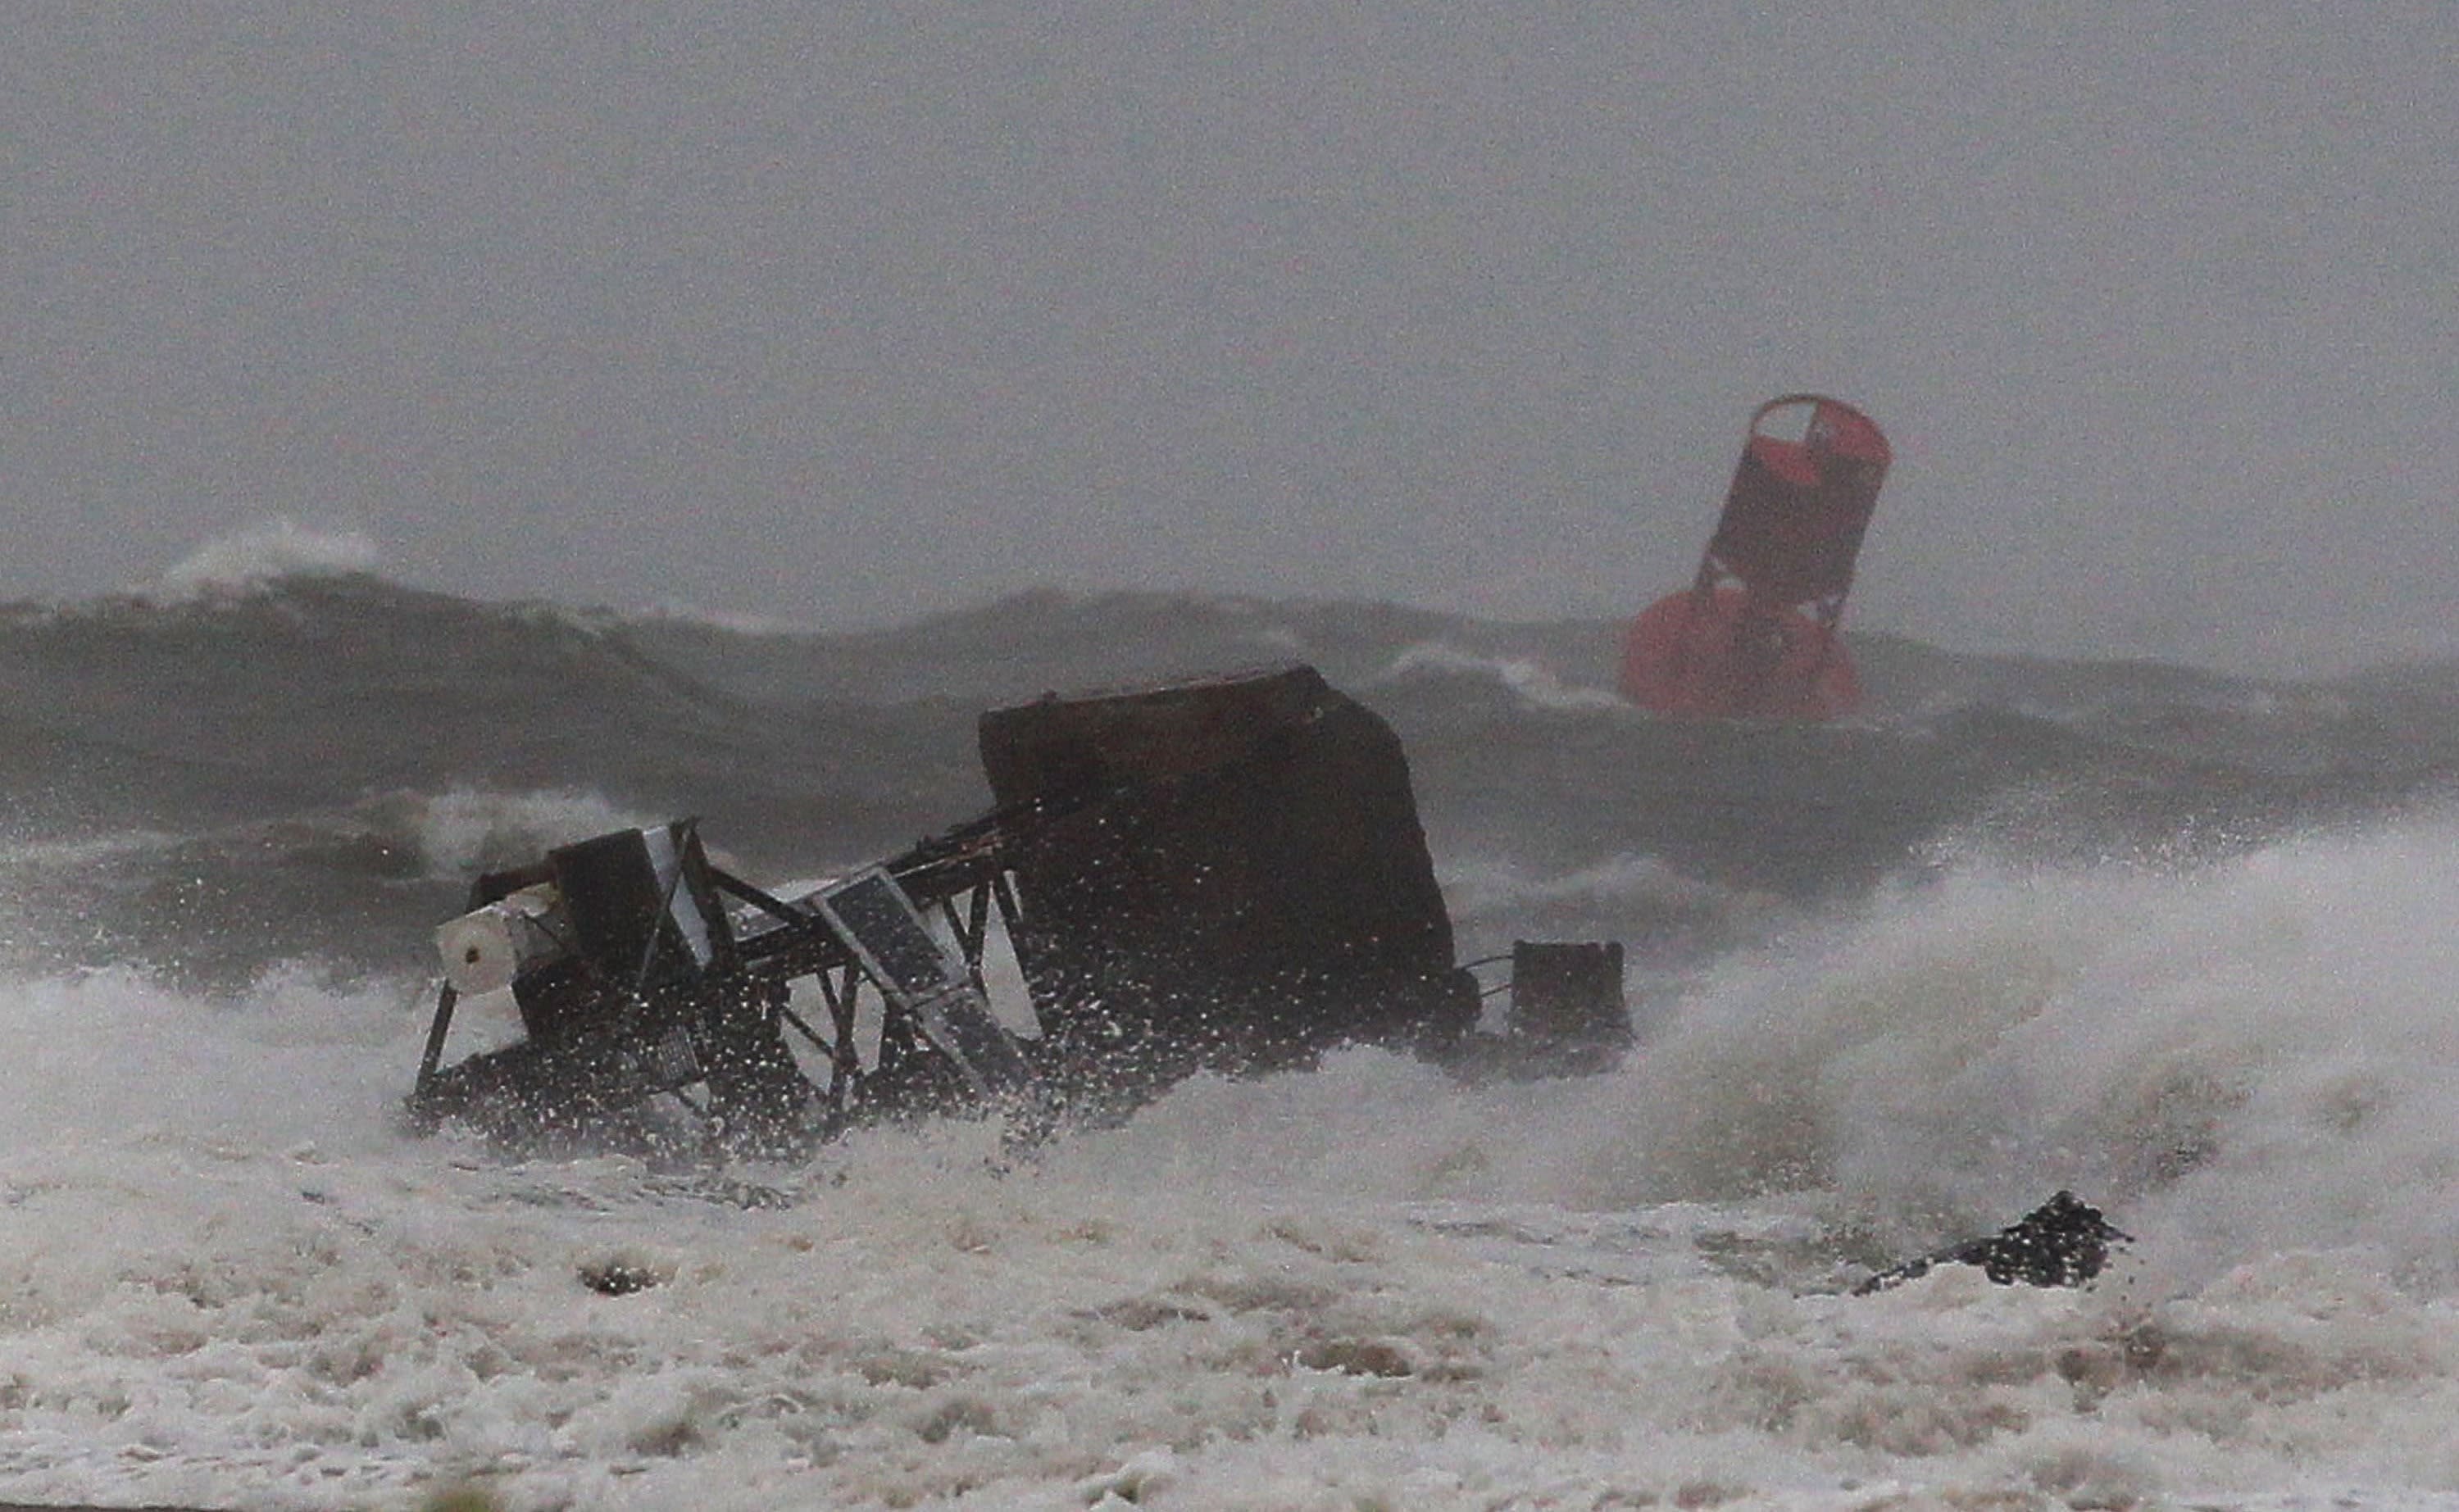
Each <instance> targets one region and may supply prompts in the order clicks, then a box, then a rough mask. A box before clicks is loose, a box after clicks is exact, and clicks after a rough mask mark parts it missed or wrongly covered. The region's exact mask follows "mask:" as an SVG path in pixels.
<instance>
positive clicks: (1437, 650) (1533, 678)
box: [1375, 641, 1630, 709]
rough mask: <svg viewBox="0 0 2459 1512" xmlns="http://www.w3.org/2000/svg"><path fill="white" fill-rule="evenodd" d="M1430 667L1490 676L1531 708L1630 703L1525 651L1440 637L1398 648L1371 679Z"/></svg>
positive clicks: (1418, 673)
mask: <svg viewBox="0 0 2459 1512" xmlns="http://www.w3.org/2000/svg"><path fill="white" fill-rule="evenodd" d="M1429 673H1448V674H1452V675H1460V674H1467V675H1471V676H1476V677H1482V678H1489V679H1491V680H1493V681H1494V682H1496V683H1500V684H1502V685H1503V687H1505V688H1507V689H1509V690H1510V691H1511V693H1512V694H1513V695H1514V696H1515V697H1517V698H1518V699H1520V701H1521V702H1522V703H1524V704H1527V705H1528V706H1529V707H1531V708H1545V709H1590V708H1613V709H1628V708H1629V706H1630V704H1629V701H1628V700H1626V699H1624V698H1623V697H1622V695H1620V694H1618V693H1616V692H1614V691H1613V690H1612V689H1610V688H1602V687H1585V686H1581V685H1578V684H1575V683H1566V682H1565V681H1563V678H1562V676H1561V674H1559V673H1557V672H1556V671H1554V669H1552V668H1551V667H1548V666H1545V665H1544V664H1542V663H1540V662H1532V661H1529V660H1528V659H1526V658H1524V657H1501V656H1488V655H1485V654H1483V653H1481V652H1476V651H1469V650H1464V649H1462V648H1461V647H1459V646H1455V645H1452V644H1450V643H1448V642H1446V641H1426V642H1423V643H1421V644H1419V645H1413V646H1411V647H1409V648H1408V649H1407V650H1405V651H1402V652H1401V653H1400V654H1399V655H1398V656H1397V657H1394V658H1393V659H1392V662H1391V664H1390V665H1388V666H1386V667H1385V668H1384V669H1383V671H1382V672H1381V673H1380V674H1379V675H1378V676H1377V678H1376V679H1375V681H1376V682H1377V683H1392V682H1398V681H1401V680H1403V679H1406V678H1411V677H1422V676H1425V675H1427V674H1429Z"/></svg>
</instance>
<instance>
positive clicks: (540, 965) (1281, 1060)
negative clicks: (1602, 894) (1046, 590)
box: [408, 665, 1629, 1154]
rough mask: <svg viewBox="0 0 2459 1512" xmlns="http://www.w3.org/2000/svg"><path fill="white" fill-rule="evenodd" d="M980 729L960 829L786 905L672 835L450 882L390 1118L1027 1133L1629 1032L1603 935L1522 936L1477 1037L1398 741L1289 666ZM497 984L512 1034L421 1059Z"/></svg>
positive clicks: (1606, 1045) (1022, 708)
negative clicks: (1494, 1008) (1296, 1083)
mask: <svg viewBox="0 0 2459 1512" xmlns="http://www.w3.org/2000/svg"><path fill="white" fill-rule="evenodd" d="M978 735H979V745H980V752H981V761H982V767H983V771H984V774H985V776H986V777H987V778H988V781H989V784H990V788H991V791H992V794H993V797H994V799H995V804H996V806H995V808H994V809H992V811H991V812H989V813H988V814H985V815H983V816H981V817H978V818H977V819H974V820H972V821H971V822H969V823H966V824H963V825H960V826H958V827H956V828H955V829H953V830H948V831H946V832H944V833H942V834H939V835H936V836H934V837H932V838H930V839H927V840H924V841H922V842H921V843H920V844H918V845H916V846H914V848H913V849H911V850H909V851H905V852H903V853H901V854H899V855H895V856H892V857H889V858H887V859H885V860H882V861H880V862H878V863H876V864H874V865H871V866H866V867H863V868H860V869H858V870H856V871H855V872H852V873H851V874H849V875H847V876H844V877H841V878H838V879H836V880H834V881H831V882H829V883H827V884H825V885H823V886H820V887H817V888H812V889H809V890H806V891H801V892H799V893H794V895H781V894H780V893H772V892H770V891H768V890H767V889H765V888H762V887H760V886H757V885H755V884H753V883H751V882H749V881H747V880H746V879H744V878H742V877H740V876H737V875H735V874H734V873H732V872H728V871H727V870H725V868H724V867H722V866H721V865H719V864H718V863H717V862H716V861H714V860H712V859H711V857H710V854H709V851H708V850H707V848H706V846H705V845H704V841H703V839H702V836H701V835H700V832H699V830H698V827H697V824H696V823H695V822H694V821H690V820H679V821H676V822H675V823H672V824H669V825H665V826H661V827H657V828H653V829H649V830H619V831H617V832H615V833H613V834H609V835H602V836H599V837H597V838H595V839H591V840H586V841H583V842H580V843H578V844H577V845H570V846H564V847H561V848H558V849H557V850H554V851H549V852H548V853H547V854H546V855H545V856H544V857H542V858H541V859H540V860H539V861H537V862H536V863H535V864H533V865H530V866H527V867H522V868H517V869H515V870H511V871H506V872H493V873H489V874H487V875H485V876H481V877H480V878H478V879H477V881H476V883H475V884H474V886H473V890H472V893H471V897H470V905H469V912H468V913H467V914H463V915H462V916H460V917H458V918H455V919H453V920H451V921H448V922H447V923H446V924H445V925H444V926H443V927H442V928H441V929H439V930H438V932H437V945H438V950H439V954H440V955H441V956H442V958H443V965H444V968H445V981H444V984H443V987H442V988H441V990H440V992H439V993H438V995H437V1001H436V1006H435V1011H434V1015H433V1019H432V1020H431V1026H430V1031H429V1035H428V1040H427V1044H426V1049H425V1054H424V1056H423V1058H422V1060H421V1063H420V1066H419V1070H418V1077H417V1081H416V1083H415V1085H414V1087H413V1089H412V1091H411V1093H410V1098H409V1101H408V1108H409V1113H410V1122H411V1125H412V1126H413V1127H414V1128H416V1129H418V1130H420V1131H432V1130H434V1129H436V1128H439V1127H441V1126H443V1125H444V1124H448V1123H458V1124H465V1125H468V1126H470V1127H473V1128H474V1129H476V1130H477V1131H478V1132H479V1133H481V1134H483V1135H484V1136H486V1137H487V1138H489V1139H490V1140H492V1141H494V1142H496V1143H498V1144H501V1145H511V1146H517V1147H529V1146H534V1145H537V1144H539V1143H541V1142H553V1141H557V1140H567V1139H568V1140H588V1141H593V1142H600V1143H603V1142H609V1141H612V1142H615V1143H618V1144H642V1145H669V1146H670V1145H673V1144H675V1143H677V1142H682V1143H696V1144H706V1145H713V1146H715V1147H717V1148H721V1149H724V1150H726V1151H731V1152H736V1153H756V1154H791V1153H795V1152H799V1151H802V1150H806V1149H809V1147H811V1146H812V1145H815V1144H817V1143H819V1142H821V1141H824V1140H827V1139H830V1138H832V1137H834V1136H835V1135H836V1134H838V1133H840V1132H842V1131H843V1130H844V1129H846V1128H847V1127H849V1126H851V1124H856V1123H859V1122H862V1121H865V1120H869V1119H874V1118H880V1117H893V1116H901V1115H908V1114H916V1113H947V1112H996V1113H998V1114H1001V1115H1003V1116H1005V1117H1006V1118H1007V1119H1008V1121H1009V1127H1010V1132H1011V1134H1012V1135H1013V1136H1015V1137H1019V1138H1023V1139H1028V1140H1030V1139H1035V1138H1039V1137H1040V1136H1041V1135H1042V1134H1045V1133H1046V1132H1048V1131H1049V1130H1050V1129H1051V1128H1052V1127H1054V1126H1056V1125H1057V1124H1059V1123H1060V1122H1061V1121H1064V1120H1082V1119H1094V1120H1101V1119H1108V1118H1115V1117H1119V1116H1124V1114H1125V1113H1127V1112H1130V1111H1132V1110H1133V1109H1134V1108H1136V1107H1138V1106H1141V1105H1142V1104H1143V1103H1145V1102H1147V1101H1149V1100H1150V1099H1151V1098H1153V1097H1154V1096H1157V1095H1158V1094H1159V1093H1160V1092H1162V1091H1164V1090H1166V1088H1167V1087H1169V1086H1170V1085H1171V1084H1173V1083H1175V1082H1178V1081H1180V1080H1183V1079H1184V1078H1186V1077H1187V1076H1190V1075H1193V1074H1196V1073H1198V1072H1213V1073H1218V1074H1223V1075H1232V1076H1235V1075H1246V1074H1253V1073H1262V1072H1270V1071H1276V1070H1284V1069H1289V1068H1292V1067H1297V1066H1303V1065H1306V1064H1308V1063H1309V1062H1311V1061H1313V1060H1314V1059H1315V1058H1316V1057H1318V1056H1320V1055H1321V1054H1322V1053H1323V1052H1325V1051H1327V1050H1329V1049H1332V1048H1334V1047H1335V1046H1339V1045H1347V1044H1370V1045H1381V1046H1387V1047H1390V1048H1393V1049H1397V1050H1401V1051H1405V1052H1408V1053H1412V1054H1416V1055H1419V1056H1422V1057H1425V1058H1427V1059H1430V1060H1433V1061H1440V1062H1442V1063H1446V1064H1450V1065H1454V1066H1458V1067H1461V1068H1464V1069H1476V1070H1482V1071H1500V1072H1503V1073H1507V1074H1520V1073H1525V1072H1529V1071H1539V1072H1563V1071H1578V1070H1594V1069H1599V1068H1601V1067H1602V1066H1604V1065H1607V1064H1610V1063H1611V1062H1612V1061H1613V1060H1614V1059H1615V1058H1616V1057H1618V1056H1619V1054H1620V1052H1621V1050H1622V1048H1623V1047H1624V1046H1625V1045H1627V1044H1628V1042H1629V1016H1628V1014H1627V1012H1626V1011H1625V1008H1624V1001H1623V987H1622V956H1621V948H1620V947H1619V946H1618V945H1609V944H1593V943H1531V942H1523V943H1521V944H1520V945H1519V946H1517V948H1516V949H1515V951H1514V953H1513V956H1511V957H1508V959H1511V960H1512V961H1513V962H1514V964H1515V966H1516V967H1517V968H1518V969H1519V970H1520V971H1522V972H1524V973H1525V976H1526V986H1527V991H1526V993H1525V995H1524V996H1523V995H1519V994H1515V998H1514V1000H1513V1002H1512V1005H1511V1007H1510V1009H1509V1010H1508V1012H1507V1013H1506V1015H1505V1022H1504V1028H1503V1032H1502V1033H1500V1034H1488V1033H1482V1032H1481V1031H1480V1029H1479V1019H1480V1015H1481V1013H1482V1004H1483V999H1484V998H1487V997H1489V996H1492V995H1493V994H1494V993H1496V992H1499V991H1502V990H1503V988H1502V987H1488V986H1485V985H1483V984H1482V981H1481V978H1480V977H1479V975H1478V970H1477V969H1478V968H1481V967H1490V966H1493V965H1495V964H1497V963H1499V962H1500V961H1501V960H1503V959H1505V957H1496V958H1494V959H1492V960H1488V961H1480V962H1471V963H1467V964H1462V963H1460V962H1459V961H1458V960H1457V959H1456V956H1455V949H1454V940H1453V932H1452V925H1451V919H1450V916H1449V914H1447V912H1446V911H1445V908H1444V904H1443V898H1442V892H1441V889H1440V886H1439V885H1438V884H1437V881H1436V878H1435V872H1434V864H1433V860H1432V858H1431V856H1430V855H1429V854H1428V851H1427V847H1426V840H1425V833H1424V830H1423V829H1422V827H1421V826H1420V825H1419V819H1418V812H1417V805H1416V799H1415V796H1414V794H1413V792H1412V790H1411V787H1410V781H1409V768H1408V762H1407V759H1406V757H1405V755H1404V754H1403V752H1402V750H1401V747H1400V742H1399V739H1398V736H1397V735H1395V734H1394V733H1393V731H1392V729H1391V727H1390V726H1389V725H1386V724H1385V723H1384V722H1383V721H1382V720H1381V719H1380V718H1379V717H1377V715H1376V714H1375V713H1374V712H1372V711H1371V710H1369V709H1367V708H1366V707H1365V706H1364V705H1362V704H1358V703H1357V702H1356V701H1355V700H1353V699H1351V698H1349V697H1348V696H1346V695H1345V694H1342V693H1340V692H1338V691H1337V690H1335V689H1334V688H1333V687H1331V686H1330V685H1329V684H1328V683H1326V682H1325V681H1324V680H1323V678H1322V677H1321V675H1320V674H1318V673H1317V672H1316V671H1315V670H1314V669H1313V668H1312V667H1306V666H1296V665H1293V666H1286V667H1279V668H1272V669H1267V670H1263V671H1258V672H1251V673H1244V674H1239V675H1235V676H1228V677H1220V678H1211V679H1206V680H1201V681H1195V682H1187V683H1171V684H1166V685H1163V686H1159V687H1152V688H1145V689H1137V690H1129V691H1123V692H1109V693H1098V694H1092V695H1087V696H1082V697H1073V698H1061V697H1059V696H1057V695H1045V696H1043V697H1042V698H1040V699H1037V700H1035V701H1033V702H1031V703H1028V704H1018V705H1015V706H1012V707H1007V708H1000V709H994V710H991V711H989V712H987V713H985V714H983V715H982V716H981V718H980V721H979V727H978ZM788 891H789V892H791V891H792V890H788ZM995 949H996V950H998V951H1000V952H1003V955H1002V956H999V957H998V958H997V959H994V958H993V952H994V950H995ZM995 977H996V978H997V979H998V981H999V982H1001V983H1002V984H1003V985H1004V984H1011V983H1014V982H1020V983H1021V985H1022V995H1021V1000H1020V1001H1017V1000H998V1001H995V1000H994V994H993V992H992V990H991V986H992V982H993V980H994V978H995ZM501 993H508V994H509V995H510V997H511V999H512V1003H513V1005H514V1007H515V1011H516V1014H517V1018H518V1020H519V1027H520V1031H521V1032H520V1036H519V1038H518V1039H517V1040H515V1041H514V1042H512V1043H509V1044H502V1045H498V1046H496V1047H494V1048H490V1049H486V1050H481V1051H478V1052H476V1053H473V1054H470V1055H466V1056H464V1057H462V1058H461V1059H459V1060H457V1061H448V1050H449V1049H450V1048H451V1045H452V1037H453V1032H454V1023H455V1019H456V1015H457V1011H458V1009H459V1007H460V1005H461V1003H462V1002H463V1001H465V1000H467V999H472V998H481V997H485V996H487V995H491V994H501ZM1006 996H1007V997H1009V998H1012V997H1013V996H1014V994H1013V993H1012V991H1011V992H1009V993H1007V994H1006Z"/></svg>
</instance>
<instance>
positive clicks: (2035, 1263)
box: [1853, 1191, 2134, 1296]
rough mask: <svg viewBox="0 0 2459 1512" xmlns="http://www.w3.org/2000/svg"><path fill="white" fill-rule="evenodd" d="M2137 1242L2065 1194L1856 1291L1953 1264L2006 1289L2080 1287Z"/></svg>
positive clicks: (1865, 1292) (1878, 1289)
mask: <svg viewBox="0 0 2459 1512" xmlns="http://www.w3.org/2000/svg"><path fill="white" fill-rule="evenodd" d="M2133 1239H2134V1236H2133V1234H2130V1233H2126V1232H2124V1231H2122V1230H2121V1229H2117V1228H2116V1227H2115V1226H2113V1225H2112V1224H2111V1223H2110V1222H2109V1220H2108V1218H2107V1217H2105V1216H2104V1215H2103V1214H2102V1212H2101V1210H2100V1209H2099V1208H2094V1207H2093V1206H2091V1204H2090V1203H2088V1202H2085V1201H2083V1200H2082V1199H2081V1198H2079V1197H2077V1196H2076V1195H2075V1194H2074V1193H2072V1192H2070V1191H2061V1192H2059V1193H2058V1194H2057V1195H2056V1196H2054V1197H2051V1198H2050V1199H2049V1201H2048V1202H2045V1203H2043V1204H2041V1206H2039V1207H2038V1208H2033V1209H2032V1210H2031V1211H2030V1212H2028V1213H2026V1214H2025V1215H2024V1216H2023V1217H2022V1218H2019V1219H2017V1220H2016V1221H2015V1222H2014V1223H2012V1224H2009V1225H2007V1227H2006V1228H2004V1229H2000V1230H1999V1231H1998V1232H1996V1233H1994V1234H1991V1235H1989V1236H1988V1237H1986V1238H1983V1239H1973V1240H1967V1241H1966V1242H1965V1243H1963V1244H1959V1245H1955V1246H1952V1247H1950V1248H1948V1249H1945V1250H1939V1251H1938V1252H1937V1253H1935V1254H1929V1255H1923V1256H1922V1257H1921V1258H1920V1259H1918V1260H1907V1261H1905V1262H1904V1263H1903V1264H1902V1265H1898V1266H1891V1267H1889V1268H1888V1269H1886V1270H1884V1271H1880V1272H1879V1273H1878V1274H1876V1275H1874V1276H1872V1277H1870V1278H1869V1279H1868V1280H1866V1281H1864V1282H1862V1283H1861V1284H1860V1286H1857V1287H1855V1288H1854V1289H1853V1294H1854V1295H1855V1296H1868V1295H1869V1294H1871V1293H1872V1292H1883V1291H1885V1290H1886V1289H1887V1288H1889V1287H1892V1286H1898V1285H1901V1284H1902V1283H1903V1282H1906V1281H1910V1280H1913V1279H1915V1278H1917V1277H1920V1276H1923V1275H1926V1274H1928V1273H1929V1271H1930V1270H1931V1268H1933V1267H1935V1266H1940V1265H1948V1264H1953V1265H1970V1266H1979V1267H1980V1268H1981V1271H1982V1274H1984V1275H1986V1276H1987V1277H1988V1278H1989V1279H1990V1280H1992V1281H1995V1282H1997V1283H1998V1284H1999V1285H2000V1286H2019V1285H2020V1286H2036V1287H2079V1286H2083V1285H2086V1284H2087V1283H2089V1282H2091V1280H2092V1279H2093V1278H2095V1277H2096V1276H2098V1275H2099V1274H2100V1272H2101V1271H2102V1270H2103V1269H2104V1268H2105V1267H2107V1265H2108V1264H2109V1251H2110V1249H2111V1247H2112V1246H2113V1245H2123V1244H2132V1243H2133Z"/></svg>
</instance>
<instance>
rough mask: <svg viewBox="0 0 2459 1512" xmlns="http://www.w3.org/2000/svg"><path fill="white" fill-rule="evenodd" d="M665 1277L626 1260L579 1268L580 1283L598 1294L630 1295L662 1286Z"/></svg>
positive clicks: (601, 1262)
mask: <svg viewBox="0 0 2459 1512" xmlns="http://www.w3.org/2000/svg"><path fill="white" fill-rule="evenodd" d="M665 1280H666V1278H665V1277H664V1276H662V1275H660V1274H659V1273H658V1272H657V1271H655V1270H654V1269H652V1268H650V1267H648V1266H644V1265H636V1264H634V1263H632V1262H631V1261H628V1260H606V1261H600V1262H598V1263H596V1264H592V1265H585V1266H582V1267H581V1268H580V1284H581V1285H582V1286H585V1287H587V1288H588V1289H589V1290H590V1291H592V1292H597V1293H598V1294H599V1295H600V1296H630V1295H631V1294H632V1293H633V1292H646V1291H647V1290H649V1289H650V1288H651V1287H654V1286H663V1285H664V1284H665Z"/></svg>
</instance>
